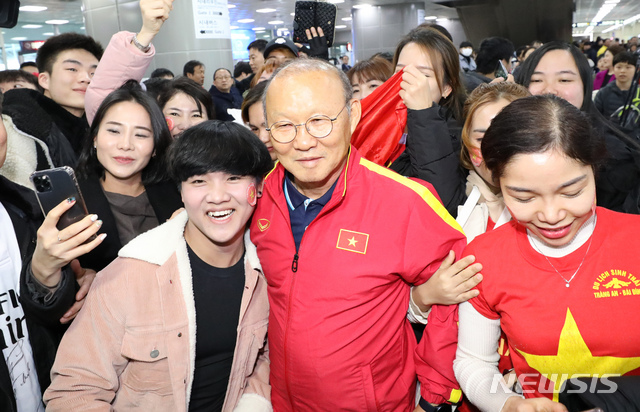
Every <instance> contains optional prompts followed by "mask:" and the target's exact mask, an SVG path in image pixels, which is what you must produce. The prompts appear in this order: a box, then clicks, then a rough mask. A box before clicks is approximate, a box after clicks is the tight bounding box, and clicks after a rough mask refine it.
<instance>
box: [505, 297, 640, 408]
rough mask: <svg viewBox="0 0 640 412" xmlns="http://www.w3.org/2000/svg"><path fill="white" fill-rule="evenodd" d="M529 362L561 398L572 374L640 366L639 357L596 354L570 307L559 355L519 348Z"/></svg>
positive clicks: (609, 372) (618, 371) (622, 370)
mask: <svg viewBox="0 0 640 412" xmlns="http://www.w3.org/2000/svg"><path fill="white" fill-rule="evenodd" d="M518 352H520V353H521V354H522V356H524V359H525V360H526V361H527V364H528V365H529V366H530V367H531V368H533V369H535V370H536V371H538V372H539V373H540V374H541V375H542V376H544V377H545V378H547V379H549V380H551V381H553V382H554V386H553V400H554V401H556V402H557V401H558V394H559V392H560V389H561V388H562V384H563V383H564V382H565V381H566V380H567V379H571V378H572V377H577V376H592V375H596V374H597V375H599V376H602V375H624V374H625V373H627V372H630V371H632V370H634V369H637V368H639V367H640V357H633V358H618V357H614V356H593V355H592V354H591V350H589V347H588V346H587V344H586V342H585V341H584V339H583V338H582V335H581V334H580V330H579V329H578V325H577V324H576V321H575V319H573V315H572V314H571V310H570V309H568V308H567V317H566V319H565V322H564V326H563V327H562V331H561V332H560V340H559V344H558V353H557V355H533V354H530V353H526V352H523V351H521V350H518Z"/></svg>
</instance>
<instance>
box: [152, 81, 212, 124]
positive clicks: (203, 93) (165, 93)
mask: <svg viewBox="0 0 640 412" xmlns="http://www.w3.org/2000/svg"><path fill="white" fill-rule="evenodd" d="M178 93H184V94H186V95H187V96H189V97H191V98H192V99H193V100H195V102H196V106H198V111H199V112H200V114H202V115H204V114H206V115H207V119H208V120H212V119H215V118H216V111H215V109H214V107H213V99H212V98H211V94H210V93H209V92H208V91H207V90H206V89H205V88H203V87H202V86H200V85H199V84H198V83H196V82H194V81H193V80H191V79H189V78H188V77H178V78H176V79H173V80H171V81H170V83H169V84H167V85H163V89H162V91H161V92H160V94H158V104H159V105H160V108H161V109H162V110H164V107H165V106H166V105H167V102H168V101H169V100H171V98H172V97H173V96H175V95H176V94H178Z"/></svg>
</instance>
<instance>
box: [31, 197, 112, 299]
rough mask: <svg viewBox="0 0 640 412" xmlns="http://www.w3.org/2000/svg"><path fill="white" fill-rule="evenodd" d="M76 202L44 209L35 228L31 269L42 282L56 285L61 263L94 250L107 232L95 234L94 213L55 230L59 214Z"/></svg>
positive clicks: (64, 263)
mask: <svg viewBox="0 0 640 412" xmlns="http://www.w3.org/2000/svg"><path fill="white" fill-rule="evenodd" d="M76 204H77V201H76V200H75V199H66V200H63V201H62V202H61V203H60V204H59V205H57V206H56V207H54V208H53V209H51V210H50V211H49V213H47V217H46V218H45V219H44V222H42V225H41V226H40V228H39V229H38V237H37V242H36V248H35V251H34V252H33V257H32V259H31V270H32V272H33V275H34V276H35V278H36V279H37V280H38V281H39V282H40V283H42V284H43V285H45V286H49V287H51V286H55V285H57V284H58V282H59V281H60V274H61V269H62V267H64V266H66V265H68V264H69V263H70V262H71V261H72V260H73V259H76V258H77V257H79V256H82V255H84V254H86V253H88V252H90V251H91V250H93V249H94V248H95V247H96V246H98V245H99V244H100V243H102V241H103V240H104V238H105V237H106V236H107V235H106V234H105V233H103V234H101V235H100V236H96V233H97V232H98V230H100V227H101V226H102V221H100V220H98V216H97V215H87V216H85V217H84V218H83V219H81V220H80V221H77V222H75V223H73V224H71V225H70V226H67V227H65V228H64V229H63V230H58V227H57V226H58V224H59V222H60V219H61V216H63V215H64V214H65V213H66V212H67V211H69V210H70V209H72V208H73V207H74V206H75V205H76Z"/></svg>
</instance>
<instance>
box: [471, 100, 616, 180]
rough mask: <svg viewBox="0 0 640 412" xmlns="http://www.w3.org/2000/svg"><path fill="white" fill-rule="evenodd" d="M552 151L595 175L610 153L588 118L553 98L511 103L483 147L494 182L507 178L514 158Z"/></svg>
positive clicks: (498, 119) (484, 141) (493, 122)
mask: <svg viewBox="0 0 640 412" xmlns="http://www.w3.org/2000/svg"><path fill="white" fill-rule="evenodd" d="M550 149H556V150H558V151H560V152H561V153H563V154H564V155H565V156H567V157H569V158H571V159H574V160H576V161H578V162H580V163H582V164H584V165H587V166H591V167H592V168H593V170H594V173H595V172H596V171H597V169H598V167H599V166H601V165H602V163H603V162H604V161H605V157H606V153H607V151H606V146H605V144H604V139H603V138H602V136H601V135H600V134H599V133H598V132H597V131H596V129H594V128H593V127H592V126H591V122H590V121H589V118H588V117H587V115H585V114H584V113H582V112H581V111H580V110H579V109H578V108H577V107H575V106H573V105H572V104H571V103H569V102H567V101H566V100H564V99H562V98H560V97H557V96H554V95H540V96H531V97H524V98H522V99H518V100H515V101H514V102H512V103H510V104H509V105H508V106H506V107H505V108H504V109H502V111H501V112H500V113H498V115H497V116H496V117H495V118H494V119H493V120H492V121H491V126H489V128H488V129H487V131H486V133H485V135H484V137H483V139H482V146H481V150H482V157H483V159H484V162H485V164H486V166H487V168H488V169H489V170H490V171H491V174H492V175H493V178H494V179H499V178H500V177H502V176H503V175H504V170H505V168H506V167H507V165H508V164H509V163H510V162H511V161H512V160H513V158H514V157H515V156H517V155H520V154H533V153H544V152H546V151H547V150H550ZM531 173H535V170H532V171H531Z"/></svg>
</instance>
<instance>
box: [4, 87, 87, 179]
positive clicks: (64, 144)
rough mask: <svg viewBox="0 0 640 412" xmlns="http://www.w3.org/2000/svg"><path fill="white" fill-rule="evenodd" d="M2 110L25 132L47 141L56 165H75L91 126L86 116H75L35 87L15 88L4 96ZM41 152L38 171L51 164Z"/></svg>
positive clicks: (37, 148)
mask: <svg viewBox="0 0 640 412" xmlns="http://www.w3.org/2000/svg"><path fill="white" fill-rule="evenodd" d="M2 113H3V114H4V115H7V116H9V117H11V120H12V121H13V124H14V125H15V127H16V128H17V129H18V130H19V131H20V132H21V133H24V134H27V135H30V136H32V137H35V138H36V139H38V140H40V141H42V142H43V143H44V144H46V146H47V148H48V150H49V156H50V157H51V161H52V163H53V166H55V167H58V166H71V167H75V165H76V163H77V159H78V155H79V153H80V150H81V149H82V144H83V142H84V139H86V138H87V133H88V131H89V125H88V123H87V119H86V117H85V116H84V115H83V116H82V117H76V116H74V115H73V114H71V113H69V112H68V111H67V110H66V109H64V108H63V107H62V106H60V105H59V104H58V103H56V102H54V101H53V100H51V99H50V98H48V97H46V96H44V95H43V94H42V93H39V92H38V91H36V90H30V89H14V90H9V91H8V92H7V93H5V95H4V100H3V102H2ZM36 150H37V151H38V167H37V170H43V169H48V168H49V167H51V166H50V165H49V161H48V159H47V158H46V156H45V153H44V151H43V150H42V148H41V147H40V146H38V145H36Z"/></svg>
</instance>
